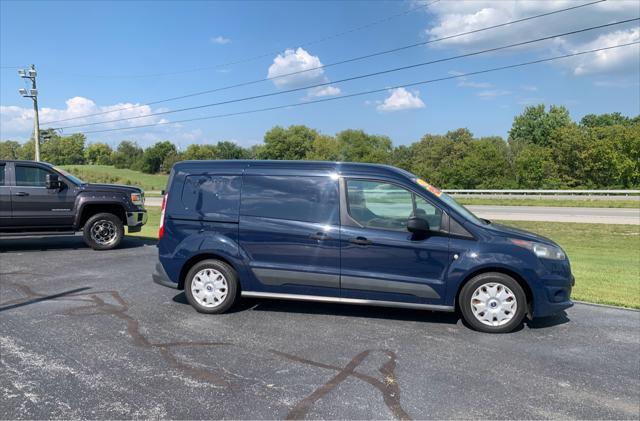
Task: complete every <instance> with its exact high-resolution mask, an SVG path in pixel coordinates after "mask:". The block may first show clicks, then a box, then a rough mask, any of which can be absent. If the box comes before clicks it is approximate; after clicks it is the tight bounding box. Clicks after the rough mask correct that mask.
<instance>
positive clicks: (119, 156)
mask: <svg viewBox="0 0 640 421" xmlns="http://www.w3.org/2000/svg"><path fill="white" fill-rule="evenodd" d="M143 153H144V151H143V149H142V148H141V147H140V146H138V144H137V143H136V142H132V141H130V140H123V141H122V142H120V144H119V145H118V147H117V149H116V151H115V152H114V154H113V158H112V162H113V165H114V166H115V167H116V168H129V169H132V170H137V169H140V168H141V167H142V155H143Z"/></svg>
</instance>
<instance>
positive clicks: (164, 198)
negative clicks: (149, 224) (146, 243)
mask: <svg viewBox="0 0 640 421" xmlns="http://www.w3.org/2000/svg"><path fill="white" fill-rule="evenodd" d="M168 196H169V195H167V194H165V195H164V196H162V209H161V210H160V228H159V229H158V240H159V239H161V238H162V236H163V235H164V212H165V210H166V209H167V197H168Z"/></svg>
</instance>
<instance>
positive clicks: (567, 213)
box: [467, 205, 640, 225]
mask: <svg viewBox="0 0 640 421" xmlns="http://www.w3.org/2000/svg"><path fill="white" fill-rule="evenodd" d="M467 208H469V209H470V210H471V211H472V212H474V213H475V214H476V215H478V216H480V217H481V218H486V219H502V220H506V221H548V222H584V223H592V224H632V225H640V207H639V208H637V209H616V208H572V207H552V206H485V205H476V206H467Z"/></svg>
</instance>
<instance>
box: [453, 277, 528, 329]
mask: <svg viewBox="0 0 640 421" xmlns="http://www.w3.org/2000/svg"><path fill="white" fill-rule="evenodd" d="M458 305H459V307H460V311H461V312H462V316H463V317H464V320H465V321H466V322H467V323H468V324H469V325H470V326H471V327H472V328H473V329H475V330H478V331H481V332H488V333H507V332H511V331H512V330H514V329H515V328H516V327H518V326H520V323H522V319H523V318H524V316H525V314H526V311H527V298H526V295H525V293H524V291H523V290H522V287H521V286H520V284H519V283H518V282H517V281H516V280H515V279H513V278H512V277H510V276H508V275H505V274H504V273H498V272H491V273H482V274H480V275H478V276H476V277H474V278H473V279H471V281H469V282H467V283H466V284H465V286H464V287H463V288H462V291H460V296H459V300H458Z"/></svg>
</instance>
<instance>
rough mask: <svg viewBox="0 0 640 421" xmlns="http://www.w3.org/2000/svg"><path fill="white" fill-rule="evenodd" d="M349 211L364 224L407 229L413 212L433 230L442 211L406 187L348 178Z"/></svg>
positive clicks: (399, 229)
mask: <svg viewBox="0 0 640 421" xmlns="http://www.w3.org/2000/svg"><path fill="white" fill-rule="evenodd" d="M347 204H348V206H349V215H351V217H352V218H353V219H355V220H356V222H358V223H359V224H360V225H362V226H363V227H366V228H377V229H387V230H393V231H406V230H407V220H408V219H409V217H410V216H412V215H415V216H418V217H421V218H424V219H426V220H427V221H428V222H429V227H430V229H431V230H432V231H438V230H439V229H440V223H441V219H442V211H441V210H440V209H438V208H436V207H435V206H433V205H432V204H431V203H429V202H427V201H426V200H425V199H422V198H421V197H418V196H416V195H415V194H413V193H412V192H410V191H409V190H406V189H404V188H402V187H399V186H396V185H395V184H391V183H386V182H383V181H368V180H347Z"/></svg>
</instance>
